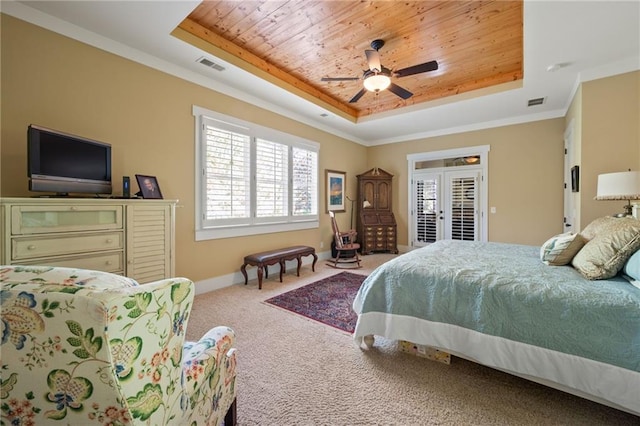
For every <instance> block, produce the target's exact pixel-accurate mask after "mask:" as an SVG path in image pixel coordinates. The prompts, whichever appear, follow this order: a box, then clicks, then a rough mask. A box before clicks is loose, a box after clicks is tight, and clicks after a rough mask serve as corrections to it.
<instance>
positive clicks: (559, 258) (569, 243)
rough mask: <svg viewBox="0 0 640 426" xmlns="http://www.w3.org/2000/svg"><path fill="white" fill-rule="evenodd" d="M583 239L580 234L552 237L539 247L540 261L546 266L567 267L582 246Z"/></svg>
mask: <svg viewBox="0 0 640 426" xmlns="http://www.w3.org/2000/svg"><path fill="white" fill-rule="evenodd" d="M584 243H585V241H584V239H583V238H582V236H581V235H580V234H571V233H569V232H567V233H565V234H559V235H554V236H553V237H551V238H549V239H548V240H547V241H546V242H545V243H544V244H543V245H542V247H540V260H542V261H543V262H544V263H546V264H547V265H553V266H562V265H567V264H569V262H571V259H573V256H575V255H576V253H578V252H579V251H580V249H581V248H582V246H584Z"/></svg>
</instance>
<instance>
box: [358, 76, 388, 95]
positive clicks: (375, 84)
mask: <svg viewBox="0 0 640 426" xmlns="http://www.w3.org/2000/svg"><path fill="white" fill-rule="evenodd" d="M390 84H391V79H390V78H389V77H388V76H386V75H384V74H373V75H371V76H369V77H367V78H365V79H364V87H365V89H367V90H368V91H370V92H379V91H381V90H384V89H386V88H387V87H389V85H390Z"/></svg>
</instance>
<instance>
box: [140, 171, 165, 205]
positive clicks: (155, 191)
mask: <svg viewBox="0 0 640 426" xmlns="http://www.w3.org/2000/svg"><path fill="white" fill-rule="evenodd" d="M136 180H137V181H138V187H139V188H140V195H142V198H144V199H151V200H154V199H155V200H162V191H160V185H158V179H156V177H155V176H146V175H136Z"/></svg>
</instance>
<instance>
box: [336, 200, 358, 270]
mask: <svg viewBox="0 0 640 426" xmlns="http://www.w3.org/2000/svg"><path fill="white" fill-rule="evenodd" d="M329 216H330V217H331V228H332V229H333V238H334V241H335V246H336V247H335V249H336V257H335V258H333V259H330V260H329V265H330V266H333V267H334V268H361V267H362V266H361V265H360V257H358V250H360V244H358V243H356V235H357V232H356V231H355V229H350V230H348V231H346V232H340V230H339V229H338V224H337V223H336V215H335V213H334V212H329ZM339 265H342V266H339Z"/></svg>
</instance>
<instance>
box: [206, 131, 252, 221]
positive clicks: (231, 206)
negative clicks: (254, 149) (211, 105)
mask: <svg viewBox="0 0 640 426" xmlns="http://www.w3.org/2000/svg"><path fill="white" fill-rule="evenodd" d="M228 127H230V126H226V123H223V122H218V121H217V120H212V119H204V120H203V135H204V138H205V144H204V146H205V166H204V174H205V185H204V192H205V197H204V198H205V200H206V208H205V213H204V220H203V224H204V225H205V226H206V225H212V224H215V225H233V224H241V223H247V222H248V219H249V218H250V215H251V211H250V194H251V191H250V180H249V176H250V146H251V144H250V140H251V139H250V137H249V135H247V134H243V133H241V132H236V131H232V130H230V129H229V128H228Z"/></svg>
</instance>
